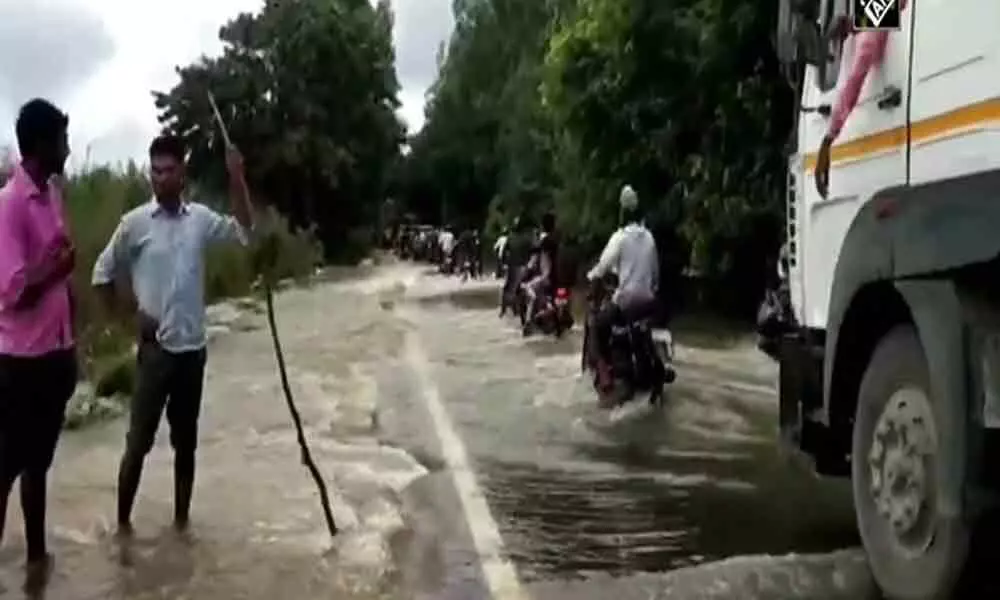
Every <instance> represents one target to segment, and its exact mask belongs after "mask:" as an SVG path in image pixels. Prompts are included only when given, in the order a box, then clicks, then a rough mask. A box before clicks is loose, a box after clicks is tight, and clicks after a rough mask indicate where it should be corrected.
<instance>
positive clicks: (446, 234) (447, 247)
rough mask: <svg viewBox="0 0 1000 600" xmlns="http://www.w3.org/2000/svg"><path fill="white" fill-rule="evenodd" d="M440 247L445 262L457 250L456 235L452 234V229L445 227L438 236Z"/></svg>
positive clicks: (442, 259) (442, 260)
mask: <svg viewBox="0 0 1000 600" xmlns="http://www.w3.org/2000/svg"><path fill="white" fill-rule="evenodd" d="M438 245H439V246H440V247H441V262H444V261H445V260H447V259H448V258H449V257H450V256H451V252H452V250H454V249H455V234H454V233H452V231H451V227H445V228H444V229H442V230H441V233H440V234H439V235H438Z"/></svg>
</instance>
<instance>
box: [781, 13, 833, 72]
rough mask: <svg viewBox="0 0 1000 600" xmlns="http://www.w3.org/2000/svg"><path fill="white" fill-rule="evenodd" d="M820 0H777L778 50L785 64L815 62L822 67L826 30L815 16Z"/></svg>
mask: <svg viewBox="0 0 1000 600" xmlns="http://www.w3.org/2000/svg"><path fill="white" fill-rule="evenodd" d="M818 9H819V7H818V1H817V0H778V23H777V31H776V36H775V50H776V51H777V54H778V59H779V60H780V61H781V62H782V63H784V64H785V65H786V66H791V65H796V64H807V65H814V66H817V67H820V68H822V65H823V64H825V63H826V62H827V61H826V60H825V58H826V57H825V56H824V50H823V46H824V41H823V34H822V33H821V32H820V29H819V23H818V21H817V19H816V16H817V13H818V12H819V10H818Z"/></svg>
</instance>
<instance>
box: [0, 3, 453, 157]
mask: <svg viewBox="0 0 1000 600" xmlns="http://www.w3.org/2000/svg"><path fill="white" fill-rule="evenodd" d="M261 4H262V0H171V1H170V2H166V3H164V2H162V1H160V2H153V0H0V145H4V144H9V143H11V142H12V141H13V138H14V131H13V120H14V114H15V113H16V110H17V108H18V106H20V104H21V103H23V102H24V101H25V100H27V99H29V98H32V97H35V96H43V97H46V98H49V99H51V100H53V101H54V102H56V103H57V104H59V105H60V106H62V107H63V108H65V109H66V110H67V112H69V113H70V136H71V139H70V142H71V144H72V146H73V151H74V154H73V157H72V159H71V161H72V163H73V164H74V165H79V164H81V163H82V162H83V161H84V160H86V159H87V155H88V153H89V160H90V161H91V162H96V163H103V162H116V161H119V160H126V159H128V158H130V157H132V158H139V159H141V158H142V156H143V154H144V152H145V149H146V147H147V145H148V143H149V139H150V137H151V136H152V135H153V134H155V132H156V130H157V123H156V113H155V110H154V108H153V104H152V97H151V96H150V90H154V89H156V90H164V89H169V88H170V87H171V86H172V85H173V83H174V81H175V76H174V66H175V65H178V64H187V63H190V62H191V61H193V60H194V59H196V58H197V57H198V56H199V55H201V54H205V53H207V54H216V53H218V52H219V50H220V45H219V43H218V41H217V39H216V33H217V31H218V28H219V25H221V24H222V23H223V22H224V21H225V20H226V19H227V18H228V17H230V16H232V15H235V14H237V13H238V12H240V11H246V10H256V9H258V8H259V7H260V6H261ZM393 6H394V8H395V11H396V31H395V41H396V53H397V69H398V71H399V78H400V82H401V83H402V85H403V92H402V95H401V98H400V99H401V100H402V102H403V109H402V114H403V117H404V119H406V121H407V123H409V124H410V126H411V128H419V127H420V125H421V124H422V121H423V98H424V91H425V89H426V88H427V86H428V85H429V84H430V83H431V82H432V81H433V79H434V75H435V69H436V65H435V57H436V54H437V49H438V46H439V44H440V43H441V41H442V40H444V39H446V38H447V36H448V34H449V32H450V30H451V14H450V10H451V0H393Z"/></svg>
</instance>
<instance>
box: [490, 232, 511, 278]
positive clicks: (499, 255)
mask: <svg viewBox="0 0 1000 600" xmlns="http://www.w3.org/2000/svg"><path fill="white" fill-rule="evenodd" d="M507 235H508V232H507V228H506V227H504V228H503V233H501V234H500V237H498V238H497V241H496V242H495V243H494V244H493V258H494V259H496V261H497V270H496V276H497V279H500V276H501V274H502V273H503V267H504V263H505V262H506V260H507Z"/></svg>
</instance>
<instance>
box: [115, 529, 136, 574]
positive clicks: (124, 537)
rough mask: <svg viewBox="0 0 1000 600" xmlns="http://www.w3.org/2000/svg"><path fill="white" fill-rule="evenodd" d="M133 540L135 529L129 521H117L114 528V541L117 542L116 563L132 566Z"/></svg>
mask: <svg viewBox="0 0 1000 600" xmlns="http://www.w3.org/2000/svg"><path fill="white" fill-rule="evenodd" d="M134 540H135V529H133V528H132V524H131V523H119V524H118V529H116V530H115V542H117V543H118V563H119V564H120V565H121V566H123V567H131V566H132V542H133V541H134Z"/></svg>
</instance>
